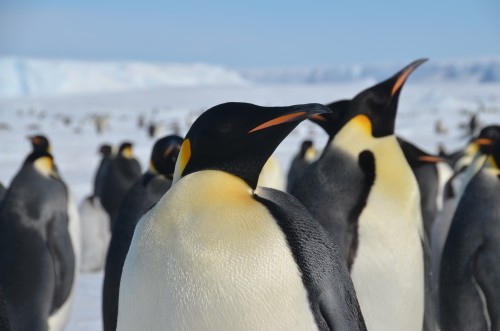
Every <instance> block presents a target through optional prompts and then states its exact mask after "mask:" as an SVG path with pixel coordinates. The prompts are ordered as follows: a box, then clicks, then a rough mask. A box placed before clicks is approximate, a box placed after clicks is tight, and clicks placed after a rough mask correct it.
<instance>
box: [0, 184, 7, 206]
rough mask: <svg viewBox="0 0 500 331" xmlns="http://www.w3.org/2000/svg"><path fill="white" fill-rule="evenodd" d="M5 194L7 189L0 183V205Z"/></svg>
mask: <svg viewBox="0 0 500 331" xmlns="http://www.w3.org/2000/svg"><path fill="white" fill-rule="evenodd" d="M5 192H7V189H6V188H5V186H3V184H2V183H0V204H1V203H2V199H3V197H4V196H5Z"/></svg>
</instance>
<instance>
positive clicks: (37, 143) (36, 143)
mask: <svg viewBox="0 0 500 331" xmlns="http://www.w3.org/2000/svg"><path fill="white" fill-rule="evenodd" d="M28 139H29V140H30V141H31V146H32V147H33V151H40V152H43V151H45V152H48V153H50V152H51V148H50V143H49V140H48V139H47V137H45V136H42V135H36V136H28Z"/></svg>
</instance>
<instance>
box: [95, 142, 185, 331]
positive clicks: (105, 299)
mask: <svg viewBox="0 0 500 331" xmlns="http://www.w3.org/2000/svg"><path fill="white" fill-rule="evenodd" d="M181 145H182V138H181V137H179V136H175V135H171V136H167V137H164V138H162V139H160V140H158V141H157V142H156V143H155V145H154V146H153V151H152V153H151V160H150V168H149V170H148V171H147V172H146V173H145V174H144V175H142V177H141V178H139V179H138V180H137V181H136V182H135V184H134V185H133V186H132V188H130V190H129V191H128V192H127V194H126V195H125V198H123V202H122V205H121V206H120V210H119V211H118V216H117V219H116V223H115V226H114V228H113V236H112V239H111V242H110V245H109V250H108V253H107V258H106V268H105V273H104V285H103V290H102V316H103V325H104V330H105V331H114V330H116V319H117V316H118V294H119V291H120V278H121V275H122V269H123V263H124V262H125V257H126V256H127V252H128V249H129V246H130V242H131V241H132V236H133V235H134V230H135V226H136V224H137V222H138V221H139V219H140V218H141V216H142V215H144V213H145V212H146V211H148V210H149V209H150V208H151V207H152V206H153V205H154V204H155V203H157V202H158V200H160V198H161V197H162V196H163V195H164V194H165V192H166V191H167V190H168V189H169V188H170V186H171V185H172V177H173V175H174V168H175V162H176V161H177V156H178V154H179V150H180V148H181Z"/></svg>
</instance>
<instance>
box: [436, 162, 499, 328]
mask: <svg viewBox="0 0 500 331" xmlns="http://www.w3.org/2000/svg"><path fill="white" fill-rule="evenodd" d="M498 176H499V174H498V171H496V172H495V173H492V169H485V170H482V171H480V172H478V173H477V174H476V175H475V176H474V177H473V178H472V180H471V181H470V183H469V184H468V185H467V188H466V189H465V191H464V194H463V196H462V198H461V199H460V202H459V204H458V206H457V209H456V212H455V215H454V217H453V221H452V224H451V227H450V230H449V232H448V236H447V239H446V244H445V246H444V249H443V254H442V258H441V270H440V278H439V299H440V310H439V311H440V322H441V329H442V330H443V331H447V330H458V331H459V330H498V329H499V328H500V292H499V290H498V289H499V288H500V276H499V275H500V272H499V271H500V270H499V267H498V266H499V265H500V216H499V215H500V203H499V196H500V179H499V177H498Z"/></svg>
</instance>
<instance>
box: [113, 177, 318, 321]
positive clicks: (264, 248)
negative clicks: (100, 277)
mask: <svg viewBox="0 0 500 331" xmlns="http://www.w3.org/2000/svg"><path fill="white" fill-rule="evenodd" d="M121 284H122V285H121V288H120V299H119V313H118V330H140V329H145V330H174V329H175V330H235V329H238V330H292V329H297V330H316V329H317V326H316V324H315V321H314V317H313V315H312V312H311V310H310V307H309V302H308V299H307V292H306V289H305V287H304V285H303V283H302V279H301V274H300V271H299V269H298V266H297V265H296V263H295V261H294V259H293V255H292V253H291V251H290V249H289V247H288V244H287V242H286V238H285V236H284V234H283V233H282V232H281V229H280V228H279V226H278V225H277V224H276V221H275V220H274V219H273V218H272V216H271V215H270V213H269V212H268V211H267V209H266V208H265V207H264V206H263V205H261V204H260V203H259V202H257V201H256V200H254V199H253V198H252V196H251V192H250V191H249V188H248V186H246V184H245V183H244V182H243V181H240V180H239V179H237V178H236V177H234V176H231V175H228V174H225V173H221V172H218V171H203V172H199V173H194V174H191V175H189V176H187V177H185V178H183V179H181V180H180V181H179V182H178V183H177V184H176V185H175V186H174V187H172V189H171V190H170V191H169V192H168V193H167V194H166V195H165V196H164V197H163V198H162V200H160V202H159V203H158V204H157V206H156V207H155V208H154V209H152V210H151V211H150V212H149V213H148V214H146V215H145V216H144V217H143V218H142V219H141V221H140V222H139V224H138V226H137V228H136V231H135V234H134V238H133V241H132V244H131V247H130V250H129V253H128V255H127V259H126V261H125V265H124V271H123V276H122V280H121Z"/></svg>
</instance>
